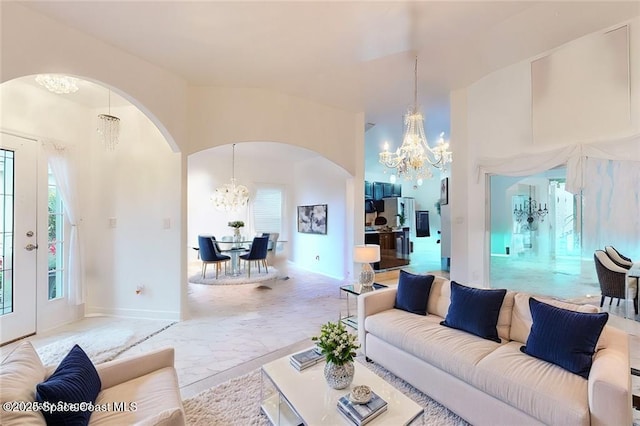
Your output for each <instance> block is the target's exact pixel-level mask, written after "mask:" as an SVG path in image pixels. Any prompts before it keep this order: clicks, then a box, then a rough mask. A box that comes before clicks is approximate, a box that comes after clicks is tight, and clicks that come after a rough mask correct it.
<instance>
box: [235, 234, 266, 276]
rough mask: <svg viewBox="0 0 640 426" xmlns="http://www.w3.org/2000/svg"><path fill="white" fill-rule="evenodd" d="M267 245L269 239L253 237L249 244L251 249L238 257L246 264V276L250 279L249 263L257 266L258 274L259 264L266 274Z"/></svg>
mask: <svg viewBox="0 0 640 426" xmlns="http://www.w3.org/2000/svg"><path fill="white" fill-rule="evenodd" d="M268 244H269V237H254V239H253V242H252V243H251V249H250V250H249V253H247V254H242V255H240V259H242V260H244V261H245V262H247V266H248V268H247V270H248V274H247V275H248V276H249V278H251V262H256V263H257V264H258V273H260V264H261V263H262V265H263V266H264V269H265V271H266V272H267V273H268V272H269V269H268V267H267V246H268Z"/></svg>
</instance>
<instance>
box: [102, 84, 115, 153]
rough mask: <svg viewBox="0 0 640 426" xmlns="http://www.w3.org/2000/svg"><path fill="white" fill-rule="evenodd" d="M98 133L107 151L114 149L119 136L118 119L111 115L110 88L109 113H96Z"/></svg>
mask: <svg viewBox="0 0 640 426" xmlns="http://www.w3.org/2000/svg"><path fill="white" fill-rule="evenodd" d="M96 130H97V131H98V135H99V136H100V139H101V140H102V143H104V146H105V148H107V149H108V150H109V151H113V150H114V149H116V145H117V144H118V140H119V138H120V119H119V118H118V117H116V116H115V115H111V90H109V114H98V127H97V129H96Z"/></svg>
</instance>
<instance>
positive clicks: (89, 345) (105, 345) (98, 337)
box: [36, 322, 175, 365]
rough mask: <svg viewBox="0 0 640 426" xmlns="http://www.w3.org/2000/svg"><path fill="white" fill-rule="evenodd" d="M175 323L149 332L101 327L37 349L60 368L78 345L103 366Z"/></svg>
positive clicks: (48, 363)
mask: <svg viewBox="0 0 640 426" xmlns="http://www.w3.org/2000/svg"><path fill="white" fill-rule="evenodd" d="M173 324H175V322H172V323H170V324H166V323H162V326H161V327H160V328H156V329H153V330H152V331H146V332H136V331H134V330H133V329H132V328H131V327H98V328H95V329H91V330H87V331H84V332H80V333H77V334H74V335H71V336H69V337H65V338H63V339H60V340H57V341H55V342H53V343H50V344H48V345H44V346H42V347H36V352H38V355H39V356H40V359H41V360H42V363H43V364H44V365H57V364H59V363H60V361H61V360H62V359H63V358H64V357H65V356H66V355H67V354H68V353H69V351H70V350H71V348H73V346H74V345H75V344H77V345H79V346H80V347H81V348H82V350H84V351H85V353H86V354H87V356H88V357H89V358H90V359H91V361H92V362H93V363H94V364H99V363H102V362H107V361H111V360H113V359H115V358H116V357H117V356H118V355H120V354H122V353H123V352H125V351H127V350H129V349H131V348H132V347H134V346H136V345H137V344H139V343H142V342H144V341H145V340H147V339H149V338H150V337H152V336H155V335H156V334H158V333H160V332H162V331H164V330H166V329H167V328H169V327H171V326H172V325H173Z"/></svg>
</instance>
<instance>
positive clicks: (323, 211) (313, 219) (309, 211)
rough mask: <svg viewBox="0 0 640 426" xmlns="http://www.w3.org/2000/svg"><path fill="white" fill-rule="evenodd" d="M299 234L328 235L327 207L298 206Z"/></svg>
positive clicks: (317, 205) (315, 205)
mask: <svg viewBox="0 0 640 426" xmlns="http://www.w3.org/2000/svg"><path fill="white" fill-rule="evenodd" d="M298 232H302V233H304V234H326V233H327V205H326V204H314V205H312V206H298Z"/></svg>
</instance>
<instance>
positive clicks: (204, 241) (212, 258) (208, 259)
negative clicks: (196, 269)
mask: <svg viewBox="0 0 640 426" xmlns="http://www.w3.org/2000/svg"><path fill="white" fill-rule="evenodd" d="M198 247H199V248H200V260H202V278H204V277H205V274H206V273H207V265H208V264H209V263H213V264H215V265H216V279H218V273H219V272H220V264H221V263H224V272H225V273H226V272H227V262H228V261H229V259H231V258H230V257H229V256H227V255H224V254H222V253H220V249H219V248H218V243H217V241H216V238H215V237H212V236H205V235H198Z"/></svg>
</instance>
